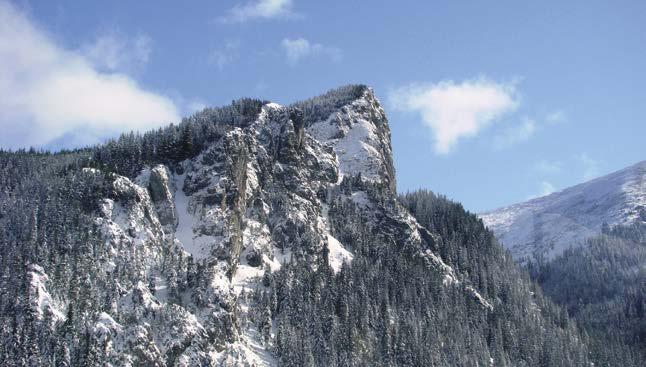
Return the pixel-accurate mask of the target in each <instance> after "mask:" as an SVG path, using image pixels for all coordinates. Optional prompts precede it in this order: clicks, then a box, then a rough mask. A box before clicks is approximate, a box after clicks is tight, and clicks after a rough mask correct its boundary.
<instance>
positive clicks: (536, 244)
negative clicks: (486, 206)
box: [480, 161, 646, 259]
mask: <svg viewBox="0 0 646 367" xmlns="http://www.w3.org/2000/svg"><path fill="white" fill-rule="evenodd" d="M480 218H482V220H483V221H484V223H485V224H486V225H487V227H489V228H490V229H491V230H492V231H493V232H494V233H495V234H496V236H497V237H498V239H499V241H500V242H501V244H502V245H503V246H505V247H506V248H507V249H509V251H510V252H511V254H512V255H513V256H514V258H516V259H523V258H534V257H536V256H543V257H545V258H547V259H551V258H553V257H554V256H556V255H559V254H561V253H563V251H564V250H565V249H567V248H569V247H571V246H574V245H576V244H580V243H582V242H583V240H584V239H586V238H589V237H592V236H595V235H598V234H600V233H601V229H602V226H603V225H604V223H605V224H607V225H608V226H616V225H628V224H631V223H634V222H646V161H642V162H639V163H637V164H635V165H633V166H630V167H627V168H624V169H622V170H620V171H617V172H614V173H611V174H609V175H606V176H603V177H599V178H597V179H594V180H592V181H588V182H585V183H582V184H579V185H576V186H573V187H570V188H567V189H564V190H562V191H559V192H555V193H552V194H550V195H547V196H543V197H539V198H536V199H532V200H529V201H526V202H523V203H518V204H514V205H511V206H508V207H504V208H500V209H496V210H493V211H490V212H485V213H482V214H480Z"/></svg>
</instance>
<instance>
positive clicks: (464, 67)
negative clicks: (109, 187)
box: [0, 0, 646, 212]
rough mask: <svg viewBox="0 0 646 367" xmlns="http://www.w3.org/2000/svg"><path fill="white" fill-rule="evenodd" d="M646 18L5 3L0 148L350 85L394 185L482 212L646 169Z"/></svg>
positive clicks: (66, 142)
mask: <svg viewBox="0 0 646 367" xmlns="http://www.w3.org/2000/svg"><path fill="white" fill-rule="evenodd" d="M645 19H646V2H644V1H603V2H601V1H589V0H588V1H567V2H564V1H549V0H546V1H540V2H519V1H493V2H483V1H460V0H453V1H410V0H400V1H396V2H395V1H382V0H375V1H371V2H365V1H348V0H344V1H336V0H329V1H316V2H315V1H303V0H240V1H191V2H176V1H146V0H139V1H91V2H90V1H81V0H69V1H67V0H66V1H56V0H47V1H45V0H42V1H35V0H31V1H24V0H23V1H18V0H16V1H6V0H0V128H1V129H2V133H1V134H0V148H4V149H17V148H21V147H29V146H36V147H42V148H47V149H54V150H55V149H60V148H66V147H77V146H83V145H87V144H95V143H98V142H101V141H104V140H105V139H106V138H108V137H111V136H115V135H117V134H118V133H120V132H122V131H129V130H132V129H134V130H141V131H143V130H147V129H151V128H155V127H158V126H162V125H166V124H168V123H170V122H177V121H179V120H180V119H181V117H182V116H187V115H190V114H191V113H193V112H195V111H198V110H200V109H201V108H203V107H205V106H221V105H225V104H228V103H230V101H231V100H234V99H237V98H240V97H259V98H262V99H267V100H271V101H274V102H277V103H281V104H288V103H291V102H294V101H297V100H302V99H305V98H308V97H312V96H315V95H319V94H322V93H323V92H325V91H327V90H329V89H332V88H335V87H338V86H341V85H345V84H350V83H362V84H367V85H368V86H370V87H372V88H373V89H374V92H375V94H376V95H377V97H378V98H379V99H380V100H381V102H382V104H383V106H384V109H385V110H386V113H387V115H388V118H389V122H390V128H391V130H392V145H393V153H394V162H395V167H396V170H397V181H398V183H397V185H398V190H399V191H400V192H405V191H408V190H415V189H417V188H428V189H431V190H433V191H434V192H437V193H440V194H443V195H446V196H447V197H449V198H451V199H454V200H457V201H460V202H462V203H463V204H464V206H465V208H467V209H468V210H471V211H474V212H479V211H484V210H488V209H493V208H497V207H500V206H504V205H508V204H512V203H515V202H519V201H524V200H527V199H529V198H532V197H537V196H541V195H545V194H548V193H550V192H553V191H557V190H560V189H563V188H565V187H568V186H571V185H574V184H577V183H580V182H583V181H586V180H589V179H591V178H594V177H597V176H600V175H603V174H607V173H610V172H613V171H616V170H618V169H621V168H623V167H626V166H629V165H631V164H634V163H637V162H639V161H641V160H644V159H646V154H644V153H645V149H644V146H645V145H646V144H644V137H646V111H644V106H645V104H644V101H646V88H644V86H645V85H646V21H644V20H645Z"/></svg>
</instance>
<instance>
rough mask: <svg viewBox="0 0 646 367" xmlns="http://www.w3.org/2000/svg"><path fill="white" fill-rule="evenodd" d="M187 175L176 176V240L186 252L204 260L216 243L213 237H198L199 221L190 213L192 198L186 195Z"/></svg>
mask: <svg viewBox="0 0 646 367" xmlns="http://www.w3.org/2000/svg"><path fill="white" fill-rule="evenodd" d="M185 179H186V174H185V173H184V174H182V175H176V176H174V180H175V187H176V190H175V195H174V199H175V211H176V212H177V218H178V224H177V229H175V238H176V239H177V240H179V242H180V243H181V244H182V246H183V248H184V250H186V251H187V252H188V253H190V254H191V255H192V256H193V257H194V258H195V259H204V258H206V257H208V255H209V249H210V245H211V244H212V243H213V242H214V239H213V237H209V236H196V235H195V232H194V225H195V224H196V222H197V220H196V218H195V213H191V212H190V211H189V200H190V198H189V197H188V196H186V194H185V193H184V181H185Z"/></svg>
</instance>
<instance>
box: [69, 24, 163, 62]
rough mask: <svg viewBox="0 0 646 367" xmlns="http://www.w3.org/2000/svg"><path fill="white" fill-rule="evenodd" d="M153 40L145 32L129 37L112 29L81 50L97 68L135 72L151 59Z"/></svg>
mask: <svg viewBox="0 0 646 367" xmlns="http://www.w3.org/2000/svg"><path fill="white" fill-rule="evenodd" d="M151 51H152V41H151V39H150V37H148V36H146V35H145V34H139V35H137V36H136V37H133V38H128V37H126V36H124V35H123V34H121V33H120V32H118V31H114V30H113V31H110V32H107V33H105V34H102V35H100V36H99V37H97V39H96V40H95V41H94V42H92V43H90V44H86V45H84V46H83V47H82V48H81V52H82V53H83V55H85V57H86V58H87V60H88V61H90V62H91V63H92V64H93V65H94V66H95V67H96V68H98V69H103V70H106V71H123V72H135V71H139V70H141V69H142V68H143V67H144V66H145V65H146V64H147V63H148V60H149V59H150V53H151Z"/></svg>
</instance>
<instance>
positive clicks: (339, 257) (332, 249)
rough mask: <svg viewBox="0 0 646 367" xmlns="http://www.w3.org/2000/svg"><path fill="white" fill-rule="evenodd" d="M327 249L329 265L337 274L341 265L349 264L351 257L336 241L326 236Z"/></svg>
mask: <svg viewBox="0 0 646 367" xmlns="http://www.w3.org/2000/svg"><path fill="white" fill-rule="evenodd" d="M327 244H328V245H327V246H328V247H327V248H328V250H329V255H328V258H329V263H330V267H332V270H334V272H335V273H338V272H339V271H340V270H341V266H343V263H351V262H352V259H353V256H352V254H351V253H350V251H348V250H346V249H345V247H343V245H342V244H341V242H339V240H337V239H336V238H334V237H332V235H330V234H328V235H327Z"/></svg>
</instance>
